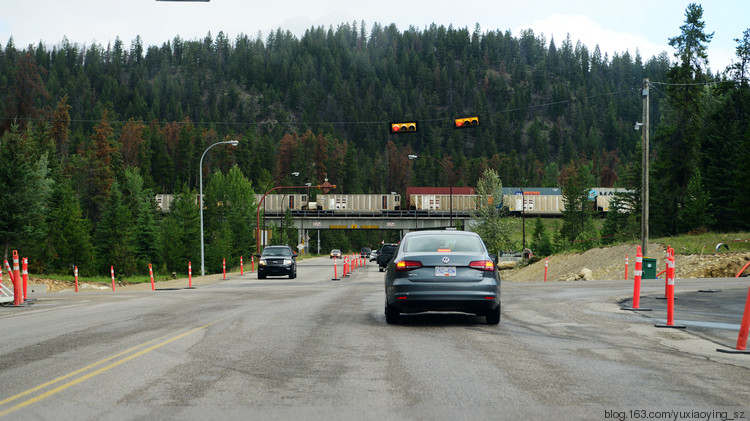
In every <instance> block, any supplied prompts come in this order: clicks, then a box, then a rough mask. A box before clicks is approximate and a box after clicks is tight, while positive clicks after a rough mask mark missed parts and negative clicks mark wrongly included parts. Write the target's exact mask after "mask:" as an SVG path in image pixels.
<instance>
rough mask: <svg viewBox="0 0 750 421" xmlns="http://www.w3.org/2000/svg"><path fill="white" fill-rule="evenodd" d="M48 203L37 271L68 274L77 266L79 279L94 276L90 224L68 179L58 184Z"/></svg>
mask: <svg viewBox="0 0 750 421" xmlns="http://www.w3.org/2000/svg"><path fill="white" fill-rule="evenodd" d="M50 202H51V205H50V208H51V209H50V212H49V214H48V217H47V230H46V233H45V237H44V243H43V244H44V250H43V251H42V252H41V256H43V257H42V258H41V259H40V261H41V265H42V267H41V269H40V270H41V271H42V273H61V274H71V273H73V267H74V266H78V272H79V274H80V275H82V276H86V275H91V274H93V269H94V262H93V259H92V255H93V254H94V246H93V243H92V241H91V229H92V224H91V221H89V220H88V219H87V218H85V217H84V216H83V212H82V211H81V205H80V203H79V201H78V198H77V197H76V196H75V194H74V193H73V188H72V187H71V185H70V180H69V179H61V180H59V181H58V183H57V184H56V186H55V189H54V193H53V195H52V198H51V201H50Z"/></svg>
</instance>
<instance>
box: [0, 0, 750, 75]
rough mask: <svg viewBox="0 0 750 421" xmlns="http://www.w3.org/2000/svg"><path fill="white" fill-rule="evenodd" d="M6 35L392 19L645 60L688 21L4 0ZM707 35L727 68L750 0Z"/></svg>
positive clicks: (233, 2) (611, 11)
mask: <svg viewBox="0 0 750 421" xmlns="http://www.w3.org/2000/svg"><path fill="white" fill-rule="evenodd" d="M2 3H5V4H2V6H0V42H2V46H3V48H4V47H5V45H6V43H7V42H8V40H9V39H10V37H11V36H12V37H13V40H14V43H15V45H16V47H17V48H25V47H26V46H28V44H30V43H33V44H37V43H39V41H43V42H44V43H45V44H46V45H47V47H48V48H51V47H52V46H54V45H57V44H58V43H59V42H60V41H61V40H62V39H63V37H67V38H68V40H69V41H71V42H74V43H78V44H80V45H84V44H85V45H91V44H92V43H94V42H96V43H99V44H101V45H103V46H105V47H106V45H107V44H108V43H110V42H112V41H114V39H115V37H118V36H119V37H120V39H121V40H123V42H124V43H125V45H126V46H128V47H129V46H130V43H131V41H132V40H133V39H134V38H135V37H136V35H140V36H141V38H142V39H143V42H144V45H145V46H148V45H161V44H162V43H163V42H165V41H169V40H171V39H173V38H174V37H175V36H176V35H179V36H180V37H182V38H183V39H188V40H192V39H202V38H203V37H205V36H206V34H208V33H209V31H210V32H211V34H212V35H213V36H214V37H215V36H216V34H218V32H219V31H223V32H224V33H225V34H226V35H227V36H228V37H229V39H230V40H233V39H234V38H235V37H236V36H237V35H239V34H241V33H244V34H247V35H248V36H250V37H251V38H256V36H257V35H258V33H259V32H260V33H261V34H262V39H263V40H265V39H266V38H267V37H268V34H269V32H270V31H272V30H275V29H277V28H281V29H283V30H289V31H291V32H292V33H293V34H294V35H296V36H297V37H301V36H302V35H303V34H304V33H305V30H306V29H309V28H311V27H318V26H324V27H325V28H328V27H329V26H331V25H332V26H333V27H334V28H335V27H336V26H338V25H339V24H341V23H344V22H346V23H352V22H357V24H358V25H359V23H360V22H361V21H364V22H365V28H366V33H367V34H369V32H370V29H371V28H372V25H373V24H374V23H376V22H377V23H380V24H381V25H383V26H386V25H389V24H391V23H395V24H396V26H397V27H398V28H399V30H401V31H404V30H406V29H408V28H409V27H410V26H413V27H415V28H417V29H420V30H421V29H424V28H426V27H428V26H429V25H431V24H432V23H435V24H437V25H444V26H448V25H453V27H454V28H468V29H469V31H470V32H473V31H474V28H475V25H476V24H477V23H478V24H479V25H480V27H481V32H486V31H490V30H501V31H503V32H504V31H506V30H510V31H511V32H512V33H513V35H514V36H518V35H519V33H520V31H521V30H524V29H532V30H533V31H534V33H535V34H537V35H540V34H544V35H545V37H546V39H547V41H549V40H550V39H551V38H552V37H554V40H555V43H556V45H557V46H558V47H559V46H560V45H561V43H562V41H563V40H564V39H565V37H566V36H567V35H568V34H570V37H571V39H572V41H573V44H574V45H575V43H576V41H579V40H580V41H581V42H582V43H583V44H585V45H586V46H587V47H589V49H591V50H593V48H594V46H595V45H597V44H598V45H599V47H600V49H601V50H602V53H605V52H607V53H609V54H610V56H611V55H612V54H613V53H614V52H618V53H623V52H625V51H630V53H631V54H634V53H635V51H636V49H638V50H639V51H640V53H641V56H642V57H643V58H644V60H647V59H649V58H651V57H652V56H654V55H658V54H659V53H661V52H662V51H666V52H667V53H668V54H669V56H670V59H671V58H672V57H673V53H674V49H673V48H672V47H670V46H669V43H668V39H669V38H670V37H674V36H677V35H679V34H680V26H681V25H682V24H683V23H684V21H685V10H686V9H687V6H688V4H689V3H690V1H685V0H627V1H622V0H619V1H610V0H568V1H566V0H536V1H535V0H515V1H509V0H478V1H444V0H431V1H424V0H397V1H396V0H378V1H369V2H363V1H360V0H287V1H263V2H260V1H257V0H211V1H210V2H208V3H189V2H163V1H155V0H22V1H12V0H2ZM700 4H701V5H702V6H703V19H704V22H705V23H706V32H709V33H710V32H714V33H715V35H714V39H713V41H712V42H711V43H710V44H709V47H708V53H709V60H710V63H709V65H710V67H711V69H712V70H714V71H717V70H724V68H725V67H726V66H727V65H729V64H730V62H731V61H732V60H735V61H736V57H735V53H734V52H735V47H736V46H737V43H736V42H735V41H734V39H736V38H742V33H743V31H745V30H746V29H748V28H750V18H749V17H750V0H712V1H710V2H702V3H700Z"/></svg>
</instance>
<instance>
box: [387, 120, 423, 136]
mask: <svg viewBox="0 0 750 421" xmlns="http://www.w3.org/2000/svg"><path fill="white" fill-rule="evenodd" d="M416 131H417V122H416V121H408V122H403V123H391V133H407V132H416Z"/></svg>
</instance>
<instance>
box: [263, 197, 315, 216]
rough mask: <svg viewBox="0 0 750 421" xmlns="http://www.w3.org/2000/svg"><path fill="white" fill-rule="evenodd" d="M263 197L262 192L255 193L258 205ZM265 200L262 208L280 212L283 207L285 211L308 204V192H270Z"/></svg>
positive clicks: (298, 208)
mask: <svg viewBox="0 0 750 421" xmlns="http://www.w3.org/2000/svg"><path fill="white" fill-rule="evenodd" d="M262 198H263V195H262V194H256V195H255V204H256V206H257V205H258V203H260V199H262ZM263 202H264V203H263V204H262V205H261V209H265V210H266V211H267V212H280V211H281V210H282V209H283V210H284V211H286V210H287V209H295V210H300V209H302V208H303V207H304V206H306V205H307V194H296V193H291V194H269V195H267V196H266V198H265V200H263Z"/></svg>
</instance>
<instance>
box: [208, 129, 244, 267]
mask: <svg viewBox="0 0 750 421" xmlns="http://www.w3.org/2000/svg"><path fill="white" fill-rule="evenodd" d="M222 143H227V144H230V145H232V146H237V144H238V143H240V142H239V141H238V140H222V141H221V142H216V143H214V144H213V145H211V146H209V147H207V148H206V150H205V151H203V155H201V161H200V165H199V166H198V180H199V182H198V185H199V186H200V192H199V195H198V197H199V202H200V209H201V276H206V265H205V258H204V255H205V250H204V245H203V157H205V156H206V152H208V150H209V149H211V148H213V147H214V146H216V145H221V144H222Z"/></svg>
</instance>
